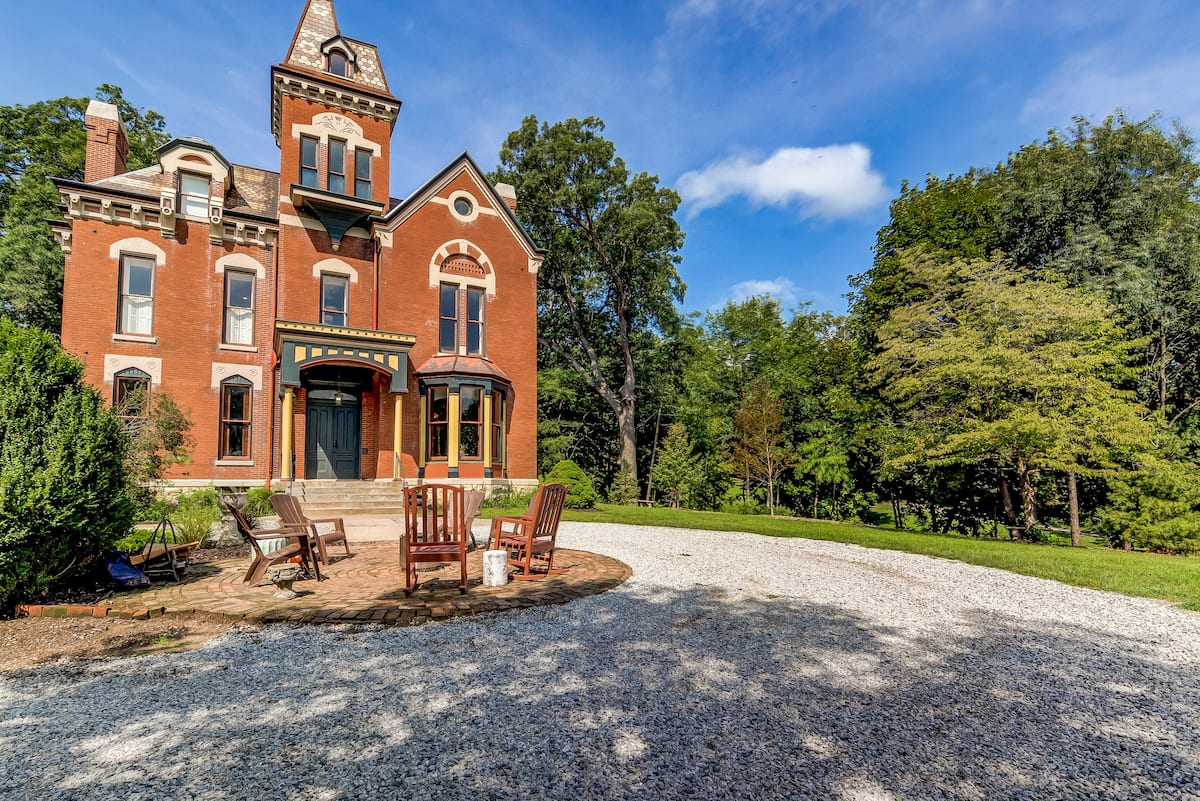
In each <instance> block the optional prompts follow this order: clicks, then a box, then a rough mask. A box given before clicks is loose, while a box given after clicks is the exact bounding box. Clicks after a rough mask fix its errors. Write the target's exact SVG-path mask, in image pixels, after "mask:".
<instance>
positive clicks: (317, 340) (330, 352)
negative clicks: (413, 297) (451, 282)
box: [275, 320, 417, 392]
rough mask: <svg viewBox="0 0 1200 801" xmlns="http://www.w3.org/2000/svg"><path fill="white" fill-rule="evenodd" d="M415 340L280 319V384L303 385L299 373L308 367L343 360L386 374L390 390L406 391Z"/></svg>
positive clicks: (277, 350)
mask: <svg viewBox="0 0 1200 801" xmlns="http://www.w3.org/2000/svg"><path fill="white" fill-rule="evenodd" d="M416 341H417V338H416V336H415V335H413V334H400V333H395V332H391V331H373V330H370V329H363V328H342V327H340V326H336V325H320V324H318V323H301V322H296V321H292V320H279V321H277V322H276V323H275V353H276V354H278V356H279V370H280V382H279V383H280V387H281V388H282V387H284V386H292V387H297V386H300V372H301V371H302V370H304V369H305V368H306V367H310V366H312V365H316V364H325V363H342V364H358V365H362V366H364V367H370V368H372V369H375V370H378V371H380V372H384V373H387V374H388V375H389V376H390V377H391V384H390V386H389V391H390V392H407V391H408V352H409V350H410V349H411V348H412V346H413V344H414V343H415V342H416Z"/></svg>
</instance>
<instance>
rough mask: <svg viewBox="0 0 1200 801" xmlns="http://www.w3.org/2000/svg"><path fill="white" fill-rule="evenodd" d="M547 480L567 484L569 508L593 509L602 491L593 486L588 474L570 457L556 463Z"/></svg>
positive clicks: (567, 504) (567, 503)
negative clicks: (599, 491) (597, 490)
mask: <svg viewBox="0 0 1200 801" xmlns="http://www.w3.org/2000/svg"><path fill="white" fill-rule="evenodd" d="M546 481H547V482H549V483H558V484H566V485H567V501H566V506H567V508H568V509H591V508H592V507H593V506H595V505H596V502H597V501H599V500H600V493H598V492H596V488H595V487H594V486H592V480H591V479H590V478H588V474H587V473H585V472H583V468H581V467H580V466H579V465H577V464H575V463H574V462H572V461H571V460H570V459H563V460H562V461H561V462H559V463H558V464H556V465H554V469H553V470H551V471H550V473H549V475H547V476H546Z"/></svg>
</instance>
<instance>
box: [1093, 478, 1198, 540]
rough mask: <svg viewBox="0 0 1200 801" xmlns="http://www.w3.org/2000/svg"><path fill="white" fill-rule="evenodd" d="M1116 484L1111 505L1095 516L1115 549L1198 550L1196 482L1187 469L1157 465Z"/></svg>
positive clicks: (1100, 528) (1097, 525)
mask: <svg viewBox="0 0 1200 801" xmlns="http://www.w3.org/2000/svg"><path fill="white" fill-rule="evenodd" d="M1114 483H1115V487H1114V489H1113V493H1112V501H1111V503H1110V505H1109V506H1108V507H1107V508H1105V509H1103V510H1101V511H1100V512H1099V514H1097V516H1096V528H1097V530H1098V531H1099V533H1100V535H1101V536H1103V537H1104V538H1105V539H1107V540H1108V541H1109V543H1110V544H1111V545H1112V546H1113V547H1114V548H1121V547H1125V548H1140V549H1145V550H1149V551H1166V552H1168V553H1182V554H1190V553H1195V552H1197V551H1198V550H1200V477H1198V476H1197V475H1196V474H1195V473H1194V471H1193V470H1191V469H1189V467H1188V466H1187V465H1181V464H1177V463H1172V462H1166V461H1162V462H1159V461H1155V462H1151V463H1149V464H1147V465H1145V466H1144V467H1143V468H1142V469H1141V470H1139V471H1138V472H1137V473H1136V474H1133V475H1132V476H1130V477H1129V479H1128V480H1124V481H1116V482H1114Z"/></svg>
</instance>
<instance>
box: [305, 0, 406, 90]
mask: <svg viewBox="0 0 1200 801" xmlns="http://www.w3.org/2000/svg"><path fill="white" fill-rule="evenodd" d="M334 49H336V50H340V51H342V53H343V55H345V56H346V57H347V58H348V60H349V61H350V63H351V64H352V65H353V69H352V70H351V73H350V75H349V76H348V77H342V76H339V75H332V74H330V73H328V72H327V64H328V56H329V52H330V51H331V50H334ZM283 64H284V65H286V66H289V67H299V68H300V69H304V70H312V71H315V72H319V73H325V75H326V77H329V78H332V79H334V80H336V81H338V82H339V83H340V82H348V83H352V84H357V85H358V86H360V87H362V88H363V89H365V90H368V91H372V92H375V93H377V94H379V93H381V94H385V95H390V94H391V90H390V89H389V88H388V83H387V76H386V75H384V72H383V65H382V64H380V63H379V51H378V50H377V49H376V47H375V45H373V44H368V43H366V42H360V41H358V40H356V39H350V38H347V37H345V36H342V32H341V30H340V29H339V28H338V21H337V12H336V11H335V10H334V8H333V0H307V2H306V3H305V4H304V12H303V13H302V14H301V15H300V22H299V24H298V25H297V26H296V33H295V35H293V36H292V44H291V46H290V47H289V48H288V52H287V56H286V57H285V58H284V60H283Z"/></svg>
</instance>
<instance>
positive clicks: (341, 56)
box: [329, 50, 350, 78]
mask: <svg viewBox="0 0 1200 801" xmlns="http://www.w3.org/2000/svg"><path fill="white" fill-rule="evenodd" d="M329 71H330V72H331V73H333V74H334V75H338V76H340V77H342V78H349V77H350V62H349V61H347V60H346V54H345V53H343V52H342V51H341V50H333V51H330V53H329Z"/></svg>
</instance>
